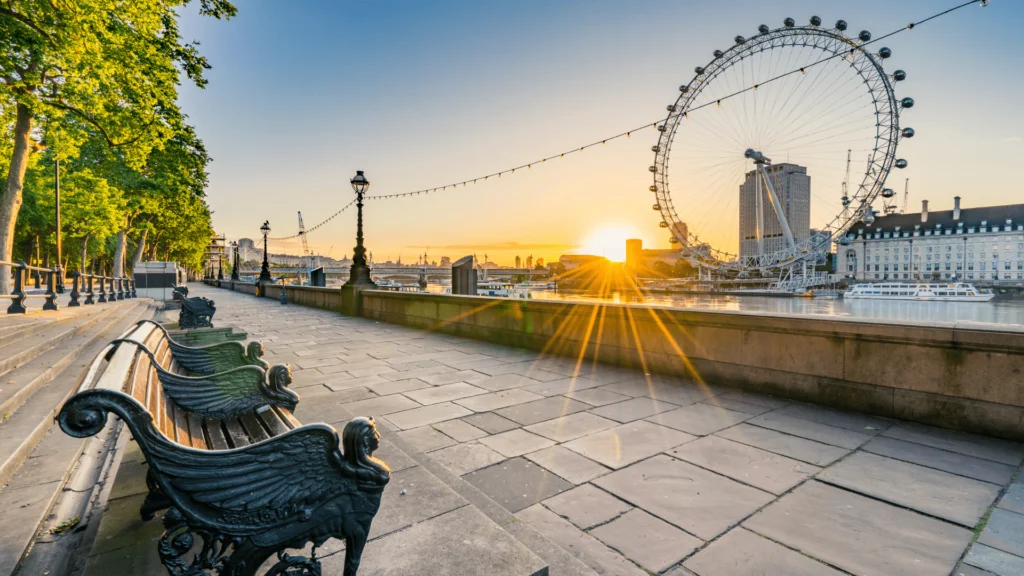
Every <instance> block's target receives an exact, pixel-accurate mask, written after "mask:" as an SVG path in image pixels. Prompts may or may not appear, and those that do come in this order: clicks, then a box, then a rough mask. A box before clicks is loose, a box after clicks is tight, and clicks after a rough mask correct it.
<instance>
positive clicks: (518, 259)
mask: <svg viewBox="0 0 1024 576" xmlns="http://www.w3.org/2000/svg"><path fill="white" fill-rule="evenodd" d="M522 263H523V259H522V258H520V257H519V256H516V268H522V266H521V264H522Z"/></svg>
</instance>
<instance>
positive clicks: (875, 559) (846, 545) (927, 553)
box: [743, 481, 971, 576]
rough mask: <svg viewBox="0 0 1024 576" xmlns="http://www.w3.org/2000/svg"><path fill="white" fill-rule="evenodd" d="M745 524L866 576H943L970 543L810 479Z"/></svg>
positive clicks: (966, 535) (959, 533) (965, 536)
mask: <svg viewBox="0 0 1024 576" xmlns="http://www.w3.org/2000/svg"><path fill="white" fill-rule="evenodd" d="M743 526H744V527H746V528H749V529H750V530H753V531H754V532H757V533H758V534H761V535H763V536H767V537H768V538H771V539H772V540H775V541H777V542H780V543H782V544H784V545H786V546H789V547H790V548H793V549H796V550H798V551H800V552H803V553H804V554H808V555H810V556H813V557H815V558H819V559H821V560H823V561H825V562H827V563H829V564H831V565H833V566H836V567H837V568H840V569H842V570H846V571H848V572H852V573H854V574H865V575H867V574H879V575H881V574H914V575H915V576H947V575H948V574H949V573H950V572H952V570H953V568H954V567H955V566H956V563H957V561H958V560H959V559H960V554H961V552H962V551H963V550H964V548H965V547H966V546H967V544H968V543H969V542H970V541H971V532H970V531H969V530H966V529H964V528H960V527H957V526H954V525H952V524H949V523H946V522H943V521H941V520H936V519H934V518H929V517H927V516H922V515H920V514H918V513H916V512H912V511H909V510H904V509H902V508H897V507H895V506H893V505H891V504H886V503H884V502H879V501H877V500H872V499H870V498H867V497H864V496H861V495H859V494H854V493H853V492H848V491H846V490H842V489H839V488H835V487H832V486H828V485H826V484H822V483H821V482H814V481H812V482H808V483H806V484H804V485H803V486H800V487H799V488H797V489H796V490H794V491H793V492H791V493H790V494H787V495H786V496H784V497H782V498H781V499H780V500H779V501H778V502H775V503H773V504H771V505H770V506H768V507H767V508H765V509H764V510H762V511H761V512H759V513H757V514H755V515H754V516H753V517H752V518H750V519H749V520H747V521H745V522H744V523H743Z"/></svg>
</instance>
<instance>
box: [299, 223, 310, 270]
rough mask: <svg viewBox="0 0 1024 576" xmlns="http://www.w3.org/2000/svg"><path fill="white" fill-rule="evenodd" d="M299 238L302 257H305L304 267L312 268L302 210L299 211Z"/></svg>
mask: <svg viewBox="0 0 1024 576" xmlns="http://www.w3.org/2000/svg"><path fill="white" fill-rule="evenodd" d="M299 238H302V257H303V258H305V259H306V269H308V270H312V269H313V258H312V257H311V256H310V255H309V242H308V241H307V240H306V225H305V224H303V223H302V212H299Z"/></svg>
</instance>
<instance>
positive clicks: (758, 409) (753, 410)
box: [701, 396, 772, 416]
mask: <svg viewBox="0 0 1024 576" xmlns="http://www.w3.org/2000/svg"><path fill="white" fill-rule="evenodd" d="M701 404H707V405H708V406H714V407H715V408H725V409H726V410H732V411H733V412H743V413H744V414H750V415H751V416H757V415H758V414H764V413H765V412H770V411H771V410H772V409H771V408H767V407H765V406H760V405H758V404H748V403H747V402H741V401H739V400H736V399H734V398H729V397H726V396H715V397H714V398H711V399H710V400H705V401H704V402H702V403H701Z"/></svg>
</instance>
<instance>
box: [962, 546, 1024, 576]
mask: <svg viewBox="0 0 1024 576" xmlns="http://www.w3.org/2000/svg"><path fill="white" fill-rule="evenodd" d="M964 562H965V563H967V564H970V565H971V566H975V567H977V568H981V569H982V570H985V571H987V572H990V573H992V574H996V575H998V576H1020V575H1021V574H1024V558H1021V557H1020V556H1014V555H1013V554H1007V553H1006V552H1003V551H1002V550H996V549H995V548H990V547H988V546H985V545H984V544H975V545H974V546H971V549H970V550H968V551H967V555H966V556H964Z"/></svg>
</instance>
